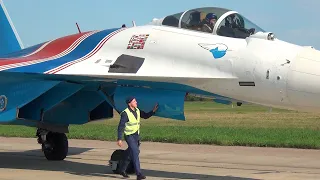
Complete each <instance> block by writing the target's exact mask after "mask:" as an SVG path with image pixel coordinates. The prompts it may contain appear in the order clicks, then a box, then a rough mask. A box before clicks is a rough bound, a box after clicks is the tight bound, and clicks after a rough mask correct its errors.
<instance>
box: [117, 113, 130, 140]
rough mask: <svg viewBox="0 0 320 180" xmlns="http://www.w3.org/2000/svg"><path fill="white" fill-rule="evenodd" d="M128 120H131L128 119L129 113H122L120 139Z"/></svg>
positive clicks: (119, 126) (119, 130) (119, 128)
mask: <svg viewBox="0 0 320 180" xmlns="http://www.w3.org/2000/svg"><path fill="white" fill-rule="evenodd" d="M128 121H129V119H128V116H127V113H126V112H123V113H121V118H120V122H119V125H118V141H119V140H122V133H123V130H124V128H125V124H126V122H128Z"/></svg>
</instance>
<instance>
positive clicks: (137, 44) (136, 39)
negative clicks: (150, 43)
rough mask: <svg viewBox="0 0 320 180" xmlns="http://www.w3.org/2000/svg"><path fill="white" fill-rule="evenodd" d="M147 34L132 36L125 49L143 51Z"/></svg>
mask: <svg viewBox="0 0 320 180" xmlns="http://www.w3.org/2000/svg"><path fill="white" fill-rule="evenodd" d="M148 37H149V34H140V35H133V36H132V37H131V39H130V41H129V43H128V46H127V49H143V48H144V45H145V43H146V41H147V39H148Z"/></svg>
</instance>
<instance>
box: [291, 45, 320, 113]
mask: <svg viewBox="0 0 320 180" xmlns="http://www.w3.org/2000/svg"><path fill="white" fill-rule="evenodd" d="M287 91H288V97H289V99H290V101H291V102H292V104H293V105H295V106H296V107H299V108H301V109H303V110H307V111H319V110H320V51H318V50H315V49H313V48H304V49H303V50H302V51H301V52H300V53H299V54H298V56H297V57H296V58H295V59H294V60H293V61H292V63H291V66H290V70H289V74H288V82H287Z"/></svg>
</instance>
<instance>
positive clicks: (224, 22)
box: [151, 7, 265, 38]
mask: <svg viewBox="0 0 320 180" xmlns="http://www.w3.org/2000/svg"><path fill="white" fill-rule="evenodd" d="M151 24H158V25H161V26H173V27H177V28H183V29H189V30H193V31H200V32H205V33H211V34H217V35H220V36H226V37H233V38H246V37H248V36H250V35H251V34H255V33H257V32H265V31H264V30H263V29H261V28H260V27H259V26H257V25H256V24H254V23H252V22H251V21H249V20H248V19H246V18H245V17H244V16H242V15H240V14H239V13H237V12H236V11H231V10H228V9H224V8H218V7H204V8H197V9H191V10H187V11H184V12H180V13H177V14H173V15H169V16H166V17H165V18H163V19H162V20H160V22H159V20H155V21H153V22H152V23H151Z"/></svg>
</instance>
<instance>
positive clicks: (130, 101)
mask: <svg viewBox="0 0 320 180" xmlns="http://www.w3.org/2000/svg"><path fill="white" fill-rule="evenodd" d="M126 103H127V105H128V107H127V108H126V109H125V110H124V111H122V112H121V118H120V122H119V126H118V141H117V144H118V145H119V146H120V147H122V133H123V131H124V138H125V140H126V142H127V144H128V149H127V150H126V156H125V157H124V161H123V164H122V166H121V167H120V174H121V175H122V176H123V177H129V176H128V175H127V173H126V172H125V170H126V169H127V166H128V165H129V163H130V160H131V159H132V161H133V165H134V168H135V172H136V175H137V179H145V178H146V177H145V176H144V175H143V174H142V172H141V169H140V160H139V153H140V150H139V146H140V137H139V134H140V117H141V118H144V119H148V118H150V117H151V116H152V115H154V113H155V112H156V111H157V109H158V104H156V105H155V106H154V108H153V110H152V111H150V112H148V113H146V112H144V111H141V110H139V109H138V106H137V101H136V99H135V98H134V97H128V98H127V99H126Z"/></svg>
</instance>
